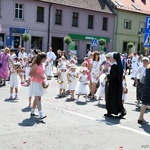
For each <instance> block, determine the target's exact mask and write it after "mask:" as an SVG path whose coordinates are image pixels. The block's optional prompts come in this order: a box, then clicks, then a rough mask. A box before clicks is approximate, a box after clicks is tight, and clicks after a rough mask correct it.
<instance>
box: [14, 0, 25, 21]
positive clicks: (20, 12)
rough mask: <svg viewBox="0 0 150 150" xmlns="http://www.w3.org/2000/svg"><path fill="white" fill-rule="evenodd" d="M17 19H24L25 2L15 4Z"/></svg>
mask: <svg viewBox="0 0 150 150" xmlns="http://www.w3.org/2000/svg"><path fill="white" fill-rule="evenodd" d="M15 19H23V4H17V3H16V4H15Z"/></svg>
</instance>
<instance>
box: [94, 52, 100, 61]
mask: <svg viewBox="0 0 150 150" xmlns="http://www.w3.org/2000/svg"><path fill="white" fill-rule="evenodd" d="M97 55H98V56H99V52H98V51H96V52H94V55H93V61H96V56H97ZM99 60H100V56H99V57H98V61H99Z"/></svg>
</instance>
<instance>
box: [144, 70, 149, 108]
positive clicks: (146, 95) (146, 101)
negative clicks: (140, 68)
mask: <svg viewBox="0 0 150 150" xmlns="http://www.w3.org/2000/svg"><path fill="white" fill-rule="evenodd" d="M142 103H143V104H144V105H150V68H149V69H146V77H145V84H144V87H143V94H142Z"/></svg>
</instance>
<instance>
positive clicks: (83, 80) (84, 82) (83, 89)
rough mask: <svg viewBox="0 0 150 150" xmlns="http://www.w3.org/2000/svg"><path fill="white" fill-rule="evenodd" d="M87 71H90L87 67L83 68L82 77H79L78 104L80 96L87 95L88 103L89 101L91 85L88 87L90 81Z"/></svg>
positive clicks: (77, 87) (77, 88)
mask: <svg viewBox="0 0 150 150" xmlns="http://www.w3.org/2000/svg"><path fill="white" fill-rule="evenodd" d="M87 71H88V69H87V68H86V67H82V69H81V70H80V72H81V75H80V77H79V81H78V84H77V86H76V90H75V91H76V94H77V95H78V97H77V100H76V102H78V101H79V97H80V95H81V94H82V95H85V98H86V102H87V101H88V97H87V96H88V94H89V93H90V89H89V85H88V79H87Z"/></svg>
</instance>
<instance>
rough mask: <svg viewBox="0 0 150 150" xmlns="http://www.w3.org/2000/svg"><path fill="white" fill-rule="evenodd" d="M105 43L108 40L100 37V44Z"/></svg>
mask: <svg viewBox="0 0 150 150" xmlns="http://www.w3.org/2000/svg"><path fill="white" fill-rule="evenodd" d="M105 44H106V40H105V39H103V38H101V39H99V45H100V46H104V45H105Z"/></svg>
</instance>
